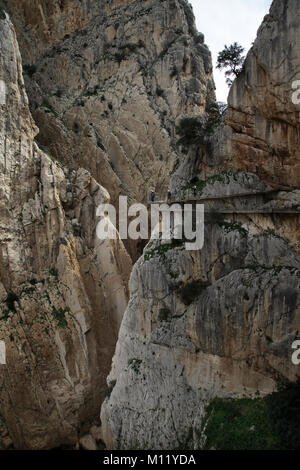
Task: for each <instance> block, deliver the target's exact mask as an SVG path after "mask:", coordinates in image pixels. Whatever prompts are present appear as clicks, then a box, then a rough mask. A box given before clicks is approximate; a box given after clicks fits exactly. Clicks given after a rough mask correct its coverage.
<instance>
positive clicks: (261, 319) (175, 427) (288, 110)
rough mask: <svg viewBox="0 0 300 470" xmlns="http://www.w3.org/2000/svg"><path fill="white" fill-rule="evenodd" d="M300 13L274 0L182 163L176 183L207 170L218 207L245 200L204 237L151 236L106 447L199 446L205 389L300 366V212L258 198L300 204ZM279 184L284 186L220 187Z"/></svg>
mask: <svg viewBox="0 0 300 470" xmlns="http://www.w3.org/2000/svg"><path fill="white" fill-rule="evenodd" d="M299 14H300V7H299V4H298V2H296V1H294V0H285V1H277V0H275V1H274V2H273V4H272V7H271V10H270V15H268V16H267V17H266V18H265V20H264V22H263V25H262V27H261V28H260V29H259V31H258V37H257V40H256V41H255V43H254V46H253V48H252V49H251V51H250V52H249V54H248V57H247V60H246V63H245V67H244V70H243V72H242V73H241V75H240V77H239V78H238V79H237V80H236V81H235V83H234V85H233V87H232V89H231V92H230V96H229V110H228V113H227V116H226V119H225V122H226V125H223V126H222V127H220V129H219V130H218V131H217V133H216V134H215V135H214V136H212V137H211V141H210V145H209V146H207V148H200V149H199V148H195V147H194V148H191V149H190V151H189V153H188V155H187V156H186V158H185V159H184V160H183V161H182V164H181V165H180V166H179V167H178V169H177V171H176V173H175V174H174V176H173V179H172V190H173V192H174V193H175V194H176V196H178V195H180V194H182V189H183V192H184V190H185V191H188V189H189V183H190V182H191V180H192V179H193V178H195V177H198V178H199V179H201V180H202V183H200V184H199V188H200V189H199V191H198V196H199V198H200V197H207V198H209V197H210V198H220V200H219V201H218V200H216V201H214V202H209V203H207V204H206V206H207V207H208V208H213V209H219V211H220V212H222V209H226V208H227V209H232V210H233V212H237V211H238V210H240V209H242V208H244V209H245V212H246V213H245V214H237V213H235V214H234V213H233V214H232V215H230V214H227V215H224V214H223V215H222V214H220V213H219V214H218V213H211V214H207V219H206V227H205V242H204V247H203V249H202V250H201V251H197V252H196V251H195V252H187V251H185V250H184V247H183V246H178V243H177V244H175V243H174V244H172V243H170V244H169V245H165V244H162V245H160V243H159V242H157V241H154V240H153V241H151V242H150V243H149V244H148V245H147V247H146V248H145V251H144V255H143V257H142V258H141V259H140V260H139V261H138V262H137V263H136V265H135V267H134V269H133V273H132V275H131V280H130V291H131V297H130V301H129V304H128V307H127V310H126V313H125V315H124V319H123V322H122V325H121V330H120V334H119V339H118V343H117V348H116V353H115V356H114V359H113V366H112V370H111V373H110V375H109V377H108V383H109V384H110V386H111V389H112V391H111V394H110V396H109V397H108V398H107V399H106V400H105V402H104V404H103V405H102V410H101V421H102V427H103V433H104V439H105V442H106V446H107V447H108V448H117V449H132V448H146V449H153V448H154V449H177V448H185V449H200V448H201V447H202V446H203V442H204V438H205V436H204V434H205V433H203V428H202V424H203V422H202V418H203V415H204V413H205V406H206V403H207V402H208V400H210V399H211V398H213V397H215V396H220V397H232V396H235V397H243V396H247V397H253V396H255V394H256V393H257V392H259V393H261V394H262V395H265V394H268V393H270V392H272V391H273V390H274V389H275V388H276V384H277V380H278V379H287V380H295V379H296V377H297V374H298V369H297V367H296V366H295V365H294V364H293V363H292V360H291V355H292V344H293V341H294V340H295V339H296V338H297V337H298V336H299V325H300V323H299V322H300V270H299V269H300V257H299V255H300V251H299V249H300V245H299V230H300V216H299V214H297V213H292V214H279V213H273V214H270V213H265V214H261V213H254V212H255V209H257V210H258V209H264V210H265V211H266V212H267V211H269V212H272V211H274V210H275V209H282V210H288V209H291V208H297V207H298V191H297V190H295V189H294V186H297V187H299V116H298V114H299V113H298V109H297V107H296V106H295V105H294V104H293V103H292V102H291V81H292V80H293V79H295V77H297V73H298V71H299V67H300V56H299V47H298V46H299V24H300V23H299V21H297V18H298V17H299ZM270 185H272V186H277V187H278V191H277V194H276V193H274V194H269V196H267V195H263V194H261V195H257V196H254V197H253V196H249V197H243V198H240V199H238V200H237V201H235V200H234V201H233V200H232V201H231V200H228V202H226V201H227V199H225V198H224V199H222V195H223V196H224V195H226V196H228V195H230V194H233V193H235V192H239V191H240V192H247V191H249V192H254V193H255V192H256V191H261V192H267V191H269V190H270ZM280 185H284V186H289V187H290V189H289V188H286V190H280V187H279V186H280ZM282 189H284V188H282ZM187 197H189V196H188V195H187ZM247 211H248V213H247Z"/></svg>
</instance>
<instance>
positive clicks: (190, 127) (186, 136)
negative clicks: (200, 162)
mask: <svg viewBox="0 0 300 470" xmlns="http://www.w3.org/2000/svg"><path fill="white" fill-rule="evenodd" d="M226 109H227V106H226V105H225V104H224V103H221V102H218V103H210V104H209V105H208V106H207V107H206V114H205V115H204V116H197V117H184V118H182V119H181V121H180V122H179V125H178V126H177V128H176V132H177V134H178V135H179V139H178V141H177V144H178V145H181V146H182V147H185V148H188V147H190V146H191V145H196V146H199V147H200V146H207V145H209V137H210V136H212V135H213V133H214V132H215V130H216V129H217V128H218V127H219V126H220V125H221V123H222V121H223V116H224V113H225V111H226Z"/></svg>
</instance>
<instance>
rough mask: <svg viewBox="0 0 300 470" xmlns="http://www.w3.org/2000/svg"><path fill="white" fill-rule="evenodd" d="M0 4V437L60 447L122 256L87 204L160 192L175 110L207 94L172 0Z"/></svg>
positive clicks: (104, 340)
mask: <svg viewBox="0 0 300 470" xmlns="http://www.w3.org/2000/svg"><path fill="white" fill-rule="evenodd" d="M2 5H4V10H5V11H8V12H9V13H10V15H11V21H12V23H13V24H14V28H15V30H16V33H17V34H15V30H14V28H13V26H12V24H11V23H10V20H9V19H8V15H7V14H5V13H4V12H3V10H2ZM0 12H1V19H0V28H1V29H0V41H1V51H2V53H1V70H0V72H1V75H0V78H1V80H2V82H4V83H5V86H6V102H5V103H2V105H1V108H2V114H1V155H2V158H1V181H2V182H1V201H0V214H1V217H0V221H1V222H0V225H1V226H0V239H1V244H0V339H1V340H2V341H4V342H5V344H6V350H7V364H6V365H5V366H4V365H1V366H0V367H1V376H0V425H1V426H0V428H1V429H0V435H2V434H3V435H4V436H5V442H4V441H2V440H0V447H1V445H4V446H8V445H10V444H11V443H12V444H13V445H14V446H15V447H16V448H29V449H48V448H55V447H66V446H67V447H74V446H78V441H79V438H80V436H81V435H82V434H84V433H86V432H87V431H88V430H89V428H90V426H91V425H92V424H97V422H98V420H99V410H100V404H101V402H102V400H103V398H104V394H105V393H109V391H110V388H108V389H107V387H106V384H105V379H106V377H107V374H108V372H109V368H110V363H111V358H112V355H113V352H114V348H115V344H116V340H117V334H118V329H119V326H120V323H121V320H122V316H123V313H124V311H125V309H126V305H127V302H128V279H129V274H130V272H131V269H132V263H131V259H130V257H129V255H128V250H126V249H125V247H124V246H123V243H122V242H120V241H118V240H117V241H112V242H103V243H101V242H100V241H99V240H97V238H96V231H95V228H96V223H97V220H96V207H97V206H98V205H99V204H100V203H102V202H106V201H109V200H110V199H111V200H112V202H113V203H115V202H116V201H117V198H118V196H119V194H120V193H122V194H126V195H128V196H129V198H130V200H131V201H132V200H138V201H139V202H140V201H145V199H146V197H147V192H148V189H149V186H152V185H153V186H155V187H156V189H157V191H159V192H163V191H166V189H167V186H168V184H169V178H170V175H171V173H172V172H173V170H174V168H175V167H176V165H177V164H178V160H179V158H180V152H178V151H177V149H176V147H175V141H176V137H175V124H176V120H177V119H178V117H179V116H181V115H182V114H185V113H192V114H193V113H195V114H203V113H205V110H206V107H207V106H208V104H209V103H210V102H214V100H215V96H214V85H213V80H212V66H211V58H210V52H209V50H208V48H207V46H206V45H205V44H204V38H203V35H201V34H198V33H197V31H196V29H195V27H194V22H193V14H192V11H191V8H190V6H189V5H188V4H187V2H185V1H183V0H168V1H164V2H160V1H154V0H151V1H150V0H147V1H145V2H140V1H129V0H128V1H126V2H124V1H113V2H106V1H80V2H79V1H77V0H71V1H63V2H61V1H53V2H46V1H43V0H41V1H40V0H38V1H34V2H31V1H29V2H28V1H26V2H25V1H23V0H21V1H14V0H11V1H9V2H6V1H2V2H1V10H0ZM19 46H20V50H21V54H22V58H23V64H22V61H21V56H20V53H19ZM22 65H23V66H24V69H23V71H22ZM23 77H24V80H23ZM2 82H1V86H2ZM25 89H26V92H25ZM1 90H2V88H1ZM27 95H28V98H29V99H28V100H27ZM32 116H33V118H34V120H33V119H32ZM34 121H35V122H34ZM36 124H37V125H38V128H37V127H36ZM104 187H105V189H104ZM127 248H128V246H127ZM129 249H130V246H129ZM131 254H132V253H131ZM134 256H136V251H134V250H133V257H134ZM105 389H106V390H105ZM3 423H5V426H6V428H7V429H8V431H9V435H10V438H11V440H10V439H9V438H7V437H6V431H4V432H3V433H2V424H3Z"/></svg>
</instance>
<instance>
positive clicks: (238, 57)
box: [217, 42, 245, 86]
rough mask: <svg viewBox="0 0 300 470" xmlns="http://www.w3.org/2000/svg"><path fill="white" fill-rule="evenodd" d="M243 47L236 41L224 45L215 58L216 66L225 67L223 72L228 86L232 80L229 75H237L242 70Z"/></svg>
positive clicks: (243, 59)
mask: <svg viewBox="0 0 300 470" xmlns="http://www.w3.org/2000/svg"><path fill="white" fill-rule="evenodd" d="M244 50H245V49H244V48H243V47H242V46H240V45H239V44H238V43H237V42H234V43H233V44H231V46H225V47H224V49H223V50H222V51H221V52H219V55H218V60H217V68H218V69H220V70H223V69H227V70H226V72H225V76H226V77H227V78H226V82H227V84H228V86H231V85H232V83H233V80H232V78H231V77H234V78H236V77H238V76H239V74H240V73H241V71H242V68H243V65H244V61H245V56H243V55H242V54H243V52H244Z"/></svg>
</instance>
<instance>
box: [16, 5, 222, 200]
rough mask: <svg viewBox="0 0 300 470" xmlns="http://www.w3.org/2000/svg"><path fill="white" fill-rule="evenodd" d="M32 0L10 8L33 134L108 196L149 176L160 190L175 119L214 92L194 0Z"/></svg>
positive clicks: (198, 108) (134, 191)
mask: <svg viewBox="0 0 300 470" xmlns="http://www.w3.org/2000/svg"><path fill="white" fill-rule="evenodd" d="M15 3H17V4H18V5H15ZM31 6H32V8H31V9H29V8H28V9H27V8H26V9H25V8H24V2H14V1H12V2H10V3H9V5H8V8H9V11H11V13H12V20H13V21H14V23H15V25H16V28H17V31H19V34H18V38H19V41H20V47H21V52H22V54H23V58H24V62H25V70H26V77H25V83H26V89H27V92H28V95H29V100H30V105H31V110H32V113H33V117H34V119H35V121H36V123H37V125H38V127H39V130H40V133H39V135H38V137H37V139H38V142H39V143H40V144H41V145H43V146H45V147H47V148H48V149H49V151H50V152H51V154H52V155H53V156H54V157H55V158H56V159H58V160H60V161H63V162H66V163H68V164H69V165H72V167H74V168H78V166H82V167H84V168H86V169H88V170H89V171H90V172H91V174H92V176H93V177H94V178H95V179H96V180H97V181H98V182H101V184H102V185H103V186H105V187H106V188H107V190H108V191H109V193H110V195H111V199H112V201H113V202H114V203H115V202H116V199H117V197H118V196H119V194H120V193H122V194H127V195H128V196H129V197H130V199H131V200H137V201H139V202H140V201H145V200H146V198H147V195H148V191H149V187H150V186H155V187H156V189H157V191H158V192H163V191H164V192H166V190H167V187H168V185H169V179H170V175H171V173H172V172H173V170H174V167H175V165H176V164H177V163H178V152H177V150H176V148H175V145H174V144H175V141H176V135H175V124H176V121H177V120H178V118H179V116H181V115H183V114H200V113H203V112H204V111H205V108H206V106H207V104H208V103H209V102H210V101H214V99H215V98H214V84H213V80H212V64H211V56H210V52H209V50H208V48H207V46H206V45H205V44H204V37H203V35H202V34H198V33H197V31H196V28H195V26H194V18H193V13H192V10H191V7H190V6H189V5H188V3H187V2H186V1H184V0H166V1H157V0H147V1H143V2H140V1H129V0H128V1H125V2H124V1H112V2H107V1H97V2H95V1H93V2H86V1H85V2H79V1H77V0H73V1H68V2H59V1H54V2H51V6H49V5H48V3H47V2H44V1H37V2H36V1H35V2H33V4H32V5H31ZM64 33H65V34H64ZM56 71H57V72H58V73H56Z"/></svg>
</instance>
